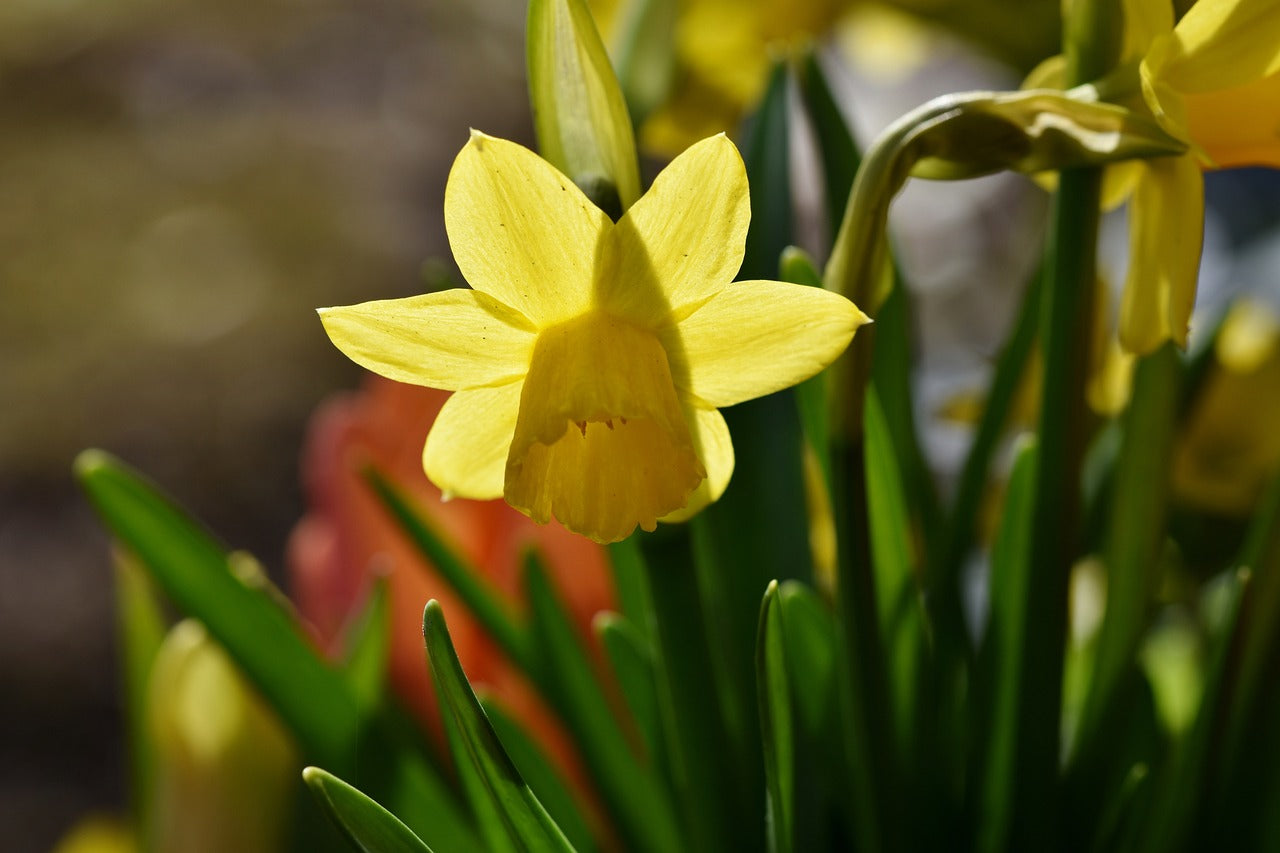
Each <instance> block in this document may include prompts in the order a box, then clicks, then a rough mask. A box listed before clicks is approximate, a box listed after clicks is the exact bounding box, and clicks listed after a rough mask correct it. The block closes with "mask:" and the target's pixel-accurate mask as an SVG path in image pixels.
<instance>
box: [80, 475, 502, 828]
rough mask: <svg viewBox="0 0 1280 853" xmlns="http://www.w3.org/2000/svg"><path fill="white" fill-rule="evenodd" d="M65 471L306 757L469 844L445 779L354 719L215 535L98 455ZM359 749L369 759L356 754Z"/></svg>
mask: <svg viewBox="0 0 1280 853" xmlns="http://www.w3.org/2000/svg"><path fill="white" fill-rule="evenodd" d="M75 467H76V474H77V476H78V477H79V479H80V482H81V484H82V486H83V488H84V489H85V491H86V493H87V494H88V495H89V498H90V500H91V501H92V502H93V505H94V508H95V509H96V510H97V512H98V514H99V516H100V517H101V518H102V520H103V522H104V523H105V524H106V525H107V527H108V528H109V529H110V530H111V532H112V533H113V534H114V535H115V536H116V537H117V538H118V539H119V540H120V541H121V543H123V544H124V545H125V546H126V547H127V548H128V549H129V550H130V551H131V552H132V553H133V554H134V555H135V556H136V557H137V558H138V560H139V561H140V562H141V563H142V565H144V566H145V567H146V569H147V571H148V572H149V573H150V575H151V578H152V579H153V580H154V581H155V582H156V584H157V586H158V587H159V588H160V589H161V590H163V591H164V593H165V595H166V596H168V598H169V599H170V600H171V601H172V602H173V603H174V604H175V605H177V607H178V609H179V610H181V611H183V612H184V613H186V614H188V615H190V616H192V617H195V618H196V619H199V620H200V621H201V622H202V623H203V624H204V625H205V626H206V627H207V628H208V630H209V632H210V633H211V634H212V635H213V637H214V638H215V639H216V640H217V641H218V643H219V644H220V645H221V646H222V647H223V648H224V649H226V651H227V653H228V654H229V655H230V656H231V657H232V659H233V660H234V661H235V662H236V665H237V666H238V667H239V668H240V670H241V671H242V672H243V673H244V674H245V676H246V677H247V678H248V679H249V680H250V681H251V682H252V683H253V684H254V686H255V687H257V689H258V690H259V692H260V693H261V695H262V697H263V698H264V699H265V700H266V701H267V702H268V703H269V704H270V705H271V706H272V708H273V709H274V710H275V712H276V713H277V714H279V715H280V719H281V721H282V722H283V723H284V724H285V725H286V726H287V727H288V728H289V730H290V731H291V732H292V733H293V735H294V736H295V737H296V738H297V739H298V743H299V746H300V747H301V749H302V753H303V758H304V760H307V761H312V762H320V763H324V764H327V765H329V766H330V767H334V768H338V769H339V770H340V771H341V772H342V773H343V774H345V775H348V776H354V777H355V778H357V779H358V780H359V781H360V784H361V785H363V786H364V787H365V788H367V789H369V790H375V791H377V792H379V796H381V797H382V798H383V800H384V801H386V802H388V803H390V804H391V806H392V807H393V808H394V809H395V810H396V811H397V812H398V813H399V814H400V815H401V816H402V817H403V818H404V819H405V820H406V821H407V822H408V823H409V825H410V826H412V827H413V828H414V830H415V831H416V832H418V833H419V834H420V835H421V836H422V837H423V838H426V839H427V840H428V841H429V842H431V843H433V844H436V845H437V846H438V847H440V848H441V849H447V850H450V851H453V850H457V851H467V850H475V849H478V845H477V842H476V840H475V835H474V833H473V831H472V829H471V827H470V826H468V825H467V822H466V819H465V818H464V817H463V816H462V815H461V814H460V813H459V810H458V804H457V801H456V800H455V798H454V796H453V794H452V793H451V792H450V791H449V790H448V788H447V787H446V785H445V783H444V782H443V780H441V778H440V777H439V775H438V774H437V773H436V772H435V771H434V770H433V769H432V768H431V767H430V766H429V765H428V764H427V763H426V762H425V760H424V759H423V757H422V755H421V753H419V752H417V751H415V750H414V749H413V748H407V747H406V746H405V741H404V740H403V739H402V738H399V737H396V736H393V735H392V734H391V733H390V729H388V727H387V726H386V725H385V724H384V723H383V722H382V720H381V718H377V719H374V720H372V721H370V720H367V719H366V718H365V717H363V716H362V715H361V708H360V705H359V703H358V701H357V699H356V695H355V693H354V692H353V691H352V689H351V688H350V687H349V686H348V684H347V682H346V680H345V679H344V678H343V676H342V675H341V674H340V673H338V672H337V671H335V670H333V669H331V668H330V667H329V666H328V665H327V664H325V663H324V662H323V661H322V660H321V659H320V658H319V657H318V656H317V655H316V653H315V652H314V651H313V650H312V649H311V647H310V646H309V645H308V643H307V641H306V640H305V639H303V637H302V634H301V633H300V631H299V630H298V626H297V625H296V624H295V623H294V621H293V616H292V614H291V613H290V611H289V610H288V609H287V608H286V607H282V606H281V602H280V601H279V600H277V598H276V597H275V596H276V594H275V593H274V592H273V591H272V590H271V589H268V588H264V587H263V586H262V585H261V584H259V583H253V582H247V581H252V578H250V577H243V576H237V575H236V574H233V573H232V572H231V571H230V570H229V558H228V555H227V554H226V552H225V551H224V549H223V548H222V547H221V546H220V545H219V544H218V543H217V542H215V541H214V540H213V539H212V538H211V537H210V536H209V535H208V534H207V533H205V532H204V530H202V529H201V528H200V527H199V526H198V525H197V524H196V523H195V522H193V521H191V520H190V519H189V518H188V517H187V516H186V515H185V514H184V513H183V512H182V511H181V510H179V509H178V508H177V507H176V506H175V505H174V504H173V503H172V502H170V501H169V500H168V499H167V498H166V497H164V496H163V495H161V494H160V493H159V492H158V491H157V490H156V489H155V488H154V487H152V486H151V485H150V484H149V483H147V482H145V481H144V480H142V479H141V478H140V477H138V476H137V475H136V474H134V473H133V472H131V471H129V470H128V469H127V468H126V467H125V466H123V465H122V464H120V463H119V462H118V461H117V460H115V459H113V458H112V457H111V456H109V455H108V454H106V453H103V452H101V451H85V452H84V453H82V454H80V456H79V457H78V458H77V460H76V466H75ZM242 574H243V573H242ZM358 753H359V754H361V755H372V756H374V760H365V759H363V758H362V760H360V761H357V756H358ZM358 774H359V775H358ZM384 792H385V793H384Z"/></svg>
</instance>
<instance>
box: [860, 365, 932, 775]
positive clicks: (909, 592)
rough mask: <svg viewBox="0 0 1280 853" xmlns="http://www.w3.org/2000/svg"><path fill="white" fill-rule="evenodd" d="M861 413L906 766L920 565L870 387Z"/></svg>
mask: <svg viewBox="0 0 1280 853" xmlns="http://www.w3.org/2000/svg"><path fill="white" fill-rule="evenodd" d="M864 414H865V428H864V429H865V435H866V445H865V448H866V472H867V508H868V517H869V519H870V522H871V556H872V566H873V568H874V571H875V590H876V599H877V605H878V608H879V617H880V618H879V623H880V630H881V631H882V633H883V638H884V639H883V645H884V648H885V649H886V650H888V653H889V655H890V658H889V662H888V663H889V684H890V688H891V690H892V697H891V700H890V701H891V702H892V705H893V726H894V733H895V735H896V737H897V752H898V754H899V755H900V756H902V758H903V760H904V761H907V762H910V761H911V760H912V749H913V744H914V734H915V731H916V727H917V720H916V718H917V715H918V713H919V708H918V699H919V695H918V693H919V687H920V684H919V682H920V678H921V667H922V665H923V655H924V651H925V640H926V627H925V624H924V620H923V618H922V614H921V611H920V593H919V588H918V586H917V584H916V576H917V572H918V571H919V561H918V559H917V557H916V554H915V553H914V549H913V547H912V542H911V539H910V536H911V531H912V527H913V525H912V520H911V518H910V517H909V516H908V513H907V504H906V490H905V487H904V484H903V475H902V471H901V469H900V468H899V466H898V457H897V454H896V452H895V449H894V446H893V439H892V437H891V436H890V434H889V425H888V423H887V421H886V420H885V416H884V410H883V409H882V408H881V406H880V395H879V394H878V393H877V391H876V388H875V387H874V386H873V387H872V388H870V389H868V391H867V398H866V408H865V410H864Z"/></svg>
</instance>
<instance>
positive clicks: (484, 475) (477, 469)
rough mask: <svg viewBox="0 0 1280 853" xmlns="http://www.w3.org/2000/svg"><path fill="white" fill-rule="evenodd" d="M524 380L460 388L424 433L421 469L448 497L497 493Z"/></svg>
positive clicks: (481, 496) (486, 497)
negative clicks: (490, 385) (484, 386)
mask: <svg viewBox="0 0 1280 853" xmlns="http://www.w3.org/2000/svg"><path fill="white" fill-rule="evenodd" d="M523 388H524V382H523V381H516V382H508V383H507V384H505V385H497V386H494V387H492V388H474V389H470V390H466V391H459V392H457V393H456V394H454V395H453V396H452V397H450V398H449V399H448V400H446V401H445V404H444V406H442V407H441V409H440V414H439V415H437V416H436V421H435V423H434V424H432V426H431V432H430V433H428V434H427V443H426V446H425V447H424V448H423V449H422V468H423V470H424V471H426V473H427V478H428V479H429V480H431V482H433V483H435V484H436V486H438V487H439V488H440V491H442V492H444V493H445V495H446V496H449V497H462V498H472V499H475V500H492V499H494V498H500V497H502V489H503V479H504V477H505V474H506V467H507V451H508V450H509V449H510V447H511V438H512V436H514V435H515V431H516V416H517V415H518V414H519V412H520V392H521V390H523Z"/></svg>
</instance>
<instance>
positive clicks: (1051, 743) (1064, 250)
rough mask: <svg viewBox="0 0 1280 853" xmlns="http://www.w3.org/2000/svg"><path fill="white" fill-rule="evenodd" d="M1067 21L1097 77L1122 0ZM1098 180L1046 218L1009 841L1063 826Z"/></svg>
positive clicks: (1079, 72)
mask: <svg viewBox="0 0 1280 853" xmlns="http://www.w3.org/2000/svg"><path fill="white" fill-rule="evenodd" d="M1065 23H1066V26H1065V45H1064V47H1065V52H1066V56H1067V69H1068V83H1069V84H1072V85H1074V84H1078V83H1083V82H1087V81H1088V80H1092V79H1095V78H1098V77H1101V76H1102V75H1103V74H1104V73H1105V72H1106V71H1107V70H1108V68H1109V67H1110V66H1111V64H1113V62H1114V59H1113V57H1114V55H1115V44H1116V34H1117V33H1118V32H1119V23H1120V21H1119V5H1118V4H1116V3H1114V2H1112V0H1076V2H1075V3H1073V4H1071V5H1070V6H1069V12H1068V16H1067V20H1066V22H1065ZM1101 183H1102V176H1101V172H1100V170H1098V169H1096V168H1095V169H1069V170H1064V171H1063V172H1062V175H1061V181H1060V184H1059V189H1058V194H1057V196H1056V197H1055V199H1054V207H1053V216H1052V223H1051V234H1050V245H1049V258H1050V265H1049V268H1048V275H1047V278H1046V279H1045V291H1044V294H1043V297H1042V302H1041V312H1042V313H1041V326H1040V341H1041V347H1042V351H1043V353H1044V384H1043V397H1042V399H1041V406H1040V424H1039V436H1040V438H1039V450H1038V453H1037V460H1036V476H1035V483H1034V487H1033V494H1032V521H1031V547H1030V552H1029V554H1028V559H1029V560H1030V564H1029V565H1030V567H1031V568H1033V569H1034V570H1033V571H1031V572H1030V573H1029V577H1028V585H1027V590H1026V598H1025V600H1024V607H1023V608H1022V618H1023V620H1024V622H1023V624H1024V628H1025V635H1024V636H1025V637H1026V642H1025V644H1024V646H1023V648H1022V649H1021V650H1020V655H1021V658H1020V660H1019V661H1018V663H1017V671H1018V676H1017V680H1018V684H1019V685H1020V690H1019V694H1018V701H1017V708H1016V709H1015V712H1014V713H1015V719H1014V721H1013V722H1014V725H1016V726H1017V731H1018V733H1017V749H1015V750H1014V753H1013V755H1012V756H1011V758H1012V761H1013V770H1014V773H1013V778H1015V779H1017V780H1018V784H1017V786H1016V787H1015V788H1014V790H1013V791H1012V792H1010V793H1011V796H1012V798H1013V804H1012V805H1013V808H1012V809H1011V811H1010V814H1011V815H1012V816H1013V824H1012V826H1011V828H1010V836H1009V848H1010V849H1014V850H1029V849H1036V848H1039V847H1042V846H1043V845H1044V843H1045V841H1046V840H1047V839H1051V838H1057V837H1059V836H1060V833H1059V831H1058V819H1059V815H1058V809H1057V804H1058V799H1059V798H1058V785H1059V778H1058V755H1059V748H1060V745H1059V733H1060V729H1061V713H1062V672H1063V656H1064V648H1065V641H1066V623H1067V581H1068V577H1069V574H1070V571H1071V565H1072V563H1073V562H1074V560H1075V558H1076V556H1077V553H1078V551H1079V547H1080V501H1081V494H1080V468H1081V462H1082V460H1083V457H1084V447H1085V442H1086V441H1087V439H1088V434H1089V426H1090V424H1089V415H1088V408H1087V406H1086V403H1085V382H1086V379H1087V365H1088V359H1087V357H1086V354H1087V353H1088V352H1089V351H1090V341H1091V336H1092V325H1093V295H1094V292H1095V290H1096V287H1095V278H1096V255H1097V236H1098V218H1099V213H1098V211H1099V204H1100V200H1101V199H1100V195H1101V192H1100V191H1101Z"/></svg>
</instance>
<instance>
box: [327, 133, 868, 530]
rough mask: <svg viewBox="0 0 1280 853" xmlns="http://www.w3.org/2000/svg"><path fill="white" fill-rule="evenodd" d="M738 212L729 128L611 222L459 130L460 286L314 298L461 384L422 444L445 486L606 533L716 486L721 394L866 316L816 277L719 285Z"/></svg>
mask: <svg viewBox="0 0 1280 853" xmlns="http://www.w3.org/2000/svg"><path fill="white" fill-rule="evenodd" d="M749 219H750V206H749V200H748V188H747V179H746V172H745V169H744V167H743V164H742V159H741V157H740V156H739V155H738V152H737V149H736V148H734V146H733V143H731V142H730V141H729V140H728V139H727V138H725V137H724V136H723V135H721V136H716V137H712V138H709V139H706V140H703V141H702V142H700V143H698V144H697V145H694V146H693V147H692V148H690V149H689V150H687V151H685V152H684V153H683V154H681V155H680V156H679V157H678V158H676V160H675V161H673V162H672V163H671V165H670V166H668V167H667V168H666V170H664V171H663V172H662V174H660V175H659V176H658V178H657V180H655V181H654V183H653V186H652V188H650V190H649V191H648V192H647V193H646V194H645V195H644V196H643V197H641V198H640V200H639V201H637V202H636V203H635V204H634V205H633V206H632V207H631V208H630V209H629V210H628V211H627V212H626V213H625V214H624V215H623V216H622V218H621V219H620V220H619V221H618V222H617V223H614V222H612V221H610V219H609V218H608V217H607V216H606V215H605V214H604V213H603V212H601V211H600V210H599V209H598V208H597V207H595V206H594V205H592V204H591V202H590V201H588V200H587V198H586V197H585V196H584V195H583V194H582V193H581V192H580V191H579V190H578V189H577V187H575V186H574V184H573V182H572V181H570V180H568V179H567V178H566V177H565V176H564V175H562V174H561V173H560V172H558V171H556V170H555V169H554V168H553V167H552V166H551V165H550V164H548V163H547V162H546V161H544V160H542V159H541V158H540V157H538V156H537V155H536V154H534V153H533V152H531V151H529V150H528V149H526V148H523V147H522V146H520V145H517V144H515V143H512V142H507V141H505V140H502V139H496V138H494V137H490V136H486V135H484V134H482V133H474V132H473V134H472V136H471V139H470V141H469V142H468V143H467V145H466V146H465V147H464V148H463V149H462V152H461V153H460V154H459V155H458V158H457V160H455V161H454V164H453V169H452V171H451V172H450V174H449V182H448V186H447V188H446V190H445V227H446V230H447V231H448V234H449V243H450V245H451V247H452V249H453V253H454V257H455V259H456V260H457V263H458V267H459V269H460V270H461V271H462V274H463V276H464V277H465V278H466V280H467V281H468V282H469V283H470V284H471V286H472V288H473V289H470V290H468V289H455V290H447V291H443V292H439V293H429V294H425V295H422V296H416V297H411V298H408V299H397V300H386V301H379V302H368V303H365V304H363V305H355V306H349V307H345V308H329V309H321V312H320V314H321V318H322V320H323V322H324V325H325V329H326V330H327V331H328V333H329V336H330V338H331V339H332V340H333V342H334V343H335V344H336V345H337V346H338V348H339V349H341V350H342V351H343V352H344V353H346V354H347V355H348V356H349V357H350V358H351V359H353V360H354V361H356V362H357V363H359V364H361V365H363V366H365V367H367V368H369V369H370V370H372V371H374V372H376V373H380V374H382V375H383V376H387V377H389V378H391V379H396V380H399V381H403V382H410V383H414V384H418V385H426V386H429V387H433V388H442V389H445V390H451V391H455V392H456V393H455V394H454V395H453V396H452V397H450V398H449V401H448V402H447V403H445V405H444V407H443V408H442V409H441V411H440V414H439V416H438V417H437V419H436V422H435V425H434V426H433V427H432V429H431V432H430V434H429V435H428V437H427V442H426V447H425V449H424V451H423V467H424V468H425V470H426V473H427V476H428V477H429V478H430V479H431V480H432V481H433V482H434V483H435V484H436V485H437V486H439V487H440V488H441V489H442V490H443V491H444V492H445V493H446V494H448V495H457V496H460V497H467V498H476V499H491V498H497V497H505V498H506V500H507V502H508V503H510V504H511V505H512V506H514V507H515V508H516V509H519V510H520V511H521V512H524V513H525V514H527V515H529V516H530V517H532V518H533V519H534V520H535V521H538V522H547V521H549V520H550V519H551V517H552V516H554V517H555V518H557V519H559V520H560V522H561V523H563V524H564V525H565V526H566V527H568V528H569V529H570V530H573V531H575V532H578V533H581V534H584V535H586V536H590V537H591V538H593V539H595V540H597V541H600V542H611V541H617V540H620V539H623V538H625V537H626V536H628V535H629V534H630V533H631V532H632V531H633V530H634V529H635V527H636V526H637V525H639V526H640V527H642V528H644V529H646V530H652V529H654V527H655V525H656V522H657V521H658V520H660V519H661V520H680V519H683V518H686V517H688V516H690V515H692V514H693V513H694V512H696V511H697V510H698V509H700V508H701V507H703V506H705V505H706V504H707V503H709V502H711V501H713V500H715V499H716V498H718V497H719V496H720V494H721V492H723V491H724V488H725V486H726V485H727V483H728V481H729V476H730V474H731V473H732V470H733V446H732V444H731V442H730V438H729V433H728V429H727V427H726V426H725V422H724V418H723V417H721V415H720V413H719V412H718V411H717V407H720V406H729V405H733V404H734V403H738V402H741V401H743V400H748V399H751V398H753V397H758V396H761V395H764V394H768V393H771V392H774V391H777V390H780V389H782V388H786V387H788V386H790V385H793V384H795V383H797V382H800V381H801V380H803V379H805V378H807V377H809V376H812V375H814V374H815V373H817V372H818V371H820V370H822V369H823V368H824V367H826V366H827V365H828V364H830V363H831V362H832V361H833V360H834V359H835V358H836V357H837V356H838V355H839V354H840V353H841V352H842V351H843V350H844V349H845V347H846V346H848V344H849V341H850V339H851V338H852V337H853V333H854V330H855V329H856V328H857V327H858V326H859V325H860V324H862V323H864V322H866V320H867V318H866V317H865V315H863V314H862V312H861V311H859V310H858V309H857V308H856V307H854V305H853V304H852V303H850V302H849V301H848V300H846V299H844V298H843V297H841V296H838V295H836V294H834V293H830V292H828V291H825V290H822V289H820V288H812V287H803V286H799V285H792V284H783V283H781V282H775V281H742V282H733V281H732V280H733V277H734V275H735V274H736V273H737V271H738V268H739V266H740V265H741V263H742V257H743V251H744V245H745V239H746V233H747V224H748V221H749Z"/></svg>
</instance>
